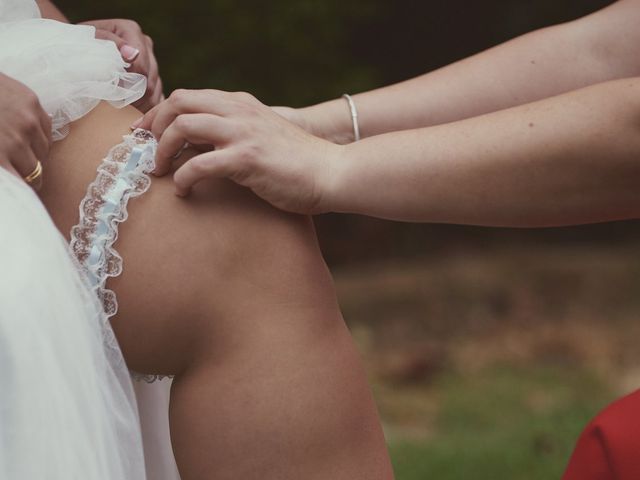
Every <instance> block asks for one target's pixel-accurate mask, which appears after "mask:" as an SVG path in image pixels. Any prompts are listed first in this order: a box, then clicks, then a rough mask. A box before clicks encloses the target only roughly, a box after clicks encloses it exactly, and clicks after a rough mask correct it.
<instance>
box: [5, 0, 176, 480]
mask: <svg viewBox="0 0 640 480" xmlns="http://www.w3.org/2000/svg"><path fill="white" fill-rule="evenodd" d="M94 33H95V31H94V29H93V27H88V26H76V25H66V24H63V23H59V22H55V21H51V20H45V19H41V18H40V14H39V11H38V8H37V6H36V4H35V2H34V1H33V0H0V72H2V73H4V74H6V75H8V76H9V77H12V78H14V79H16V80H18V81H20V82H22V83H24V84H25V85H26V86H28V87H29V88H31V89H32V90H33V91H34V92H35V93H36V94H37V95H38V98H39V100H40V103H41V105H42V106H43V108H44V109H45V111H46V112H47V113H48V114H49V115H50V116H51V119H52V125H53V137H54V140H59V139H61V138H63V137H64V136H65V135H66V134H67V133H68V125H69V123H71V122H72V121H74V120H77V119H79V118H81V117H82V116H84V115H85V114H87V113H88V112H89V111H90V110H92V109H93V108H94V107H95V106H96V105H97V104H98V103H99V102H100V101H108V102H110V103H111V104H112V105H114V106H116V107H120V106H125V105H128V104H130V103H132V102H134V101H135V100H137V99H139V98H140V97H141V96H142V95H143V94H144V91H145V88H146V81H145V78H144V77H143V76H141V75H137V74H134V73H128V72H127V71H126V70H125V67H126V66H127V64H126V63H124V61H123V60H122V58H121V56H120V54H119V52H118V50H117V49H116V47H115V45H114V44H113V43H111V42H107V41H102V40H96V39H95V37H94ZM147 140H149V139H144V141H145V142H146V141H147ZM146 155H147V158H148V157H149V156H150V155H151V156H152V152H149V151H147V152H146ZM111 173H113V172H111ZM126 173H127V172H126V168H125V167H123V173H122V174H123V175H125V174H126ZM132 178H133V177H132ZM109 192H111V193H113V192H112V191H109ZM109 192H107V193H109ZM102 213H105V211H104V209H103V211H102ZM106 213H109V212H106ZM125 214H126V205H125ZM0 267H1V269H0V385H1V387H0V479H11V480H14V479H17V480H23V479H24V480H31V479H34V480H35V479H50V480H63V479H64V480H69V479H83V480H119V479H122V480H125V479H126V480H143V479H145V478H147V475H146V474H145V455H146V463H147V473H148V478H150V479H153V480H174V479H177V478H178V475H177V470H176V468H175V463H174V460H173V455H172V453H171V450H170V446H169V442H168V423H167V409H168V384H167V383H166V381H165V382H164V383H163V382H157V383H155V384H153V385H148V384H141V385H138V386H137V387H136V390H137V393H138V398H139V401H140V402H139V406H140V408H141V412H142V413H141V415H140V416H141V417H142V424H143V429H144V431H145V432H144V437H145V438H144V451H143V438H142V434H141V428H140V417H139V413H138V405H137V402H136V396H135V393H134V389H133V386H132V382H131V379H130V376H129V373H128V371H127V369H126V365H125V363H124V360H123V357H122V354H121V352H120V349H119V347H118V344H117V341H116V339H115V336H114V334H113V332H112V330H111V328H110V326H109V323H108V315H107V313H108V312H107V313H105V311H104V305H103V303H102V301H103V300H104V298H103V297H100V296H99V295H96V288H97V287H96V284H95V282H94V281H92V278H91V277H90V276H88V275H86V274H87V269H86V266H84V265H83V264H82V262H78V261H76V260H75V259H74V258H73V256H72V255H71V254H70V249H69V248H68V246H66V245H65V244H64V240H63V238H62V236H61V235H60V234H59V233H58V231H57V230H56V228H55V226H54V225H53V223H52V221H51V219H50V218H49V216H48V214H47V212H46V210H45V209H44V207H43V206H42V204H41V203H40V201H39V199H38V197H37V196H36V195H35V194H34V193H33V191H32V190H31V189H30V188H28V187H27V186H26V185H25V184H24V183H23V182H21V181H20V180H18V179H16V178H15V177H13V176H12V175H11V174H9V173H8V172H6V171H4V170H3V169H0ZM93 280H95V279H93ZM100 288H101V289H100ZM100 288H99V289H98V290H100V291H101V292H105V291H106V290H105V289H104V282H102V284H101V287H100Z"/></svg>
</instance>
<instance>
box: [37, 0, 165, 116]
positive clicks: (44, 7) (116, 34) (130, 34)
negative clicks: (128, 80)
mask: <svg viewBox="0 0 640 480" xmlns="http://www.w3.org/2000/svg"><path fill="white" fill-rule="evenodd" d="M36 3H37V4H38V8H39V9H40V13H41V15H42V18H48V19H51V20H57V21H59V22H63V23H69V19H68V18H67V17H66V16H65V15H64V14H63V13H62V12H61V11H60V9H59V8H58V7H57V6H56V5H55V4H54V3H53V2H51V1H50V0H36ZM79 25H90V26H92V27H95V29H96V38H99V39H101V40H109V41H111V42H113V43H115V44H116V47H117V48H118V51H119V52H120V54H121V55H122V58H123V59H124V60H125V61H126V62H128V63H129V64H130V67H129V68H128V69H127V70H128V71H129V72H133V73H139V74H141V75H144V76H145V77H147V90H146V91H145V94H144V96H143V97H142V98H141V99H140V100H138V101H137V102H136V103H135V104H134V106H135V107H136V108H138V109H139V110H141V111H143V112H146V111H147V110H149V109H151V108H152V107H154V106H155V105H157V104H158V103H159V102H160V101H161V100H162V98H164V96H163V92H162V79H161V78H160V74H159V71H158V62H157V61H156V57H155V54H154V53H153V40H152V39H151V37H149V36H148V35H145V33H144V32H143V31H142V28H141V27H140V25H139V24H138V23H137V22H135V21H134V20H129V19H123V18H110V19H100V20H87V21H84V22H80V23H79Z"/></svg>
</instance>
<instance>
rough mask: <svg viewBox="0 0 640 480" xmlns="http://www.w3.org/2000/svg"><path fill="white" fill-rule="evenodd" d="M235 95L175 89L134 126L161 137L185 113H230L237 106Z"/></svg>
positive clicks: (221, 114) (211, 91)
mask: <svg viewBox="0 0 640 480" xmlns="http://www.w3.org/2000/svg"><path fill="white" fill-rule="evenodd" d="M233 95H234V94H231V93H226V92H220V91H217V90H175V91H174V92H173V93H172V94H171V95H170V96H169V98H168V99H167V100H165V101H164V102H163V103H162V104H160V105H158V106H157V107H156V108H153V109H152V110H150V111H149V112H147V114H146V115H145V116H144V117H142V119H141V120H139V122H137V123H134V124H133V125H132V127H134V128H144V129H146V130H151V132H152V133H153V134H154V136H155V137H156V138H158V139H159V138H160V137H162V134H163V132H164V131H165V130H166V129H167V127H168V126H169V125H171V124H172V123H173V121H174V120H175V118H176V117H177V116H178V115H181V114H183V113H212V114H214V115H219V116H225V115H229V114H230V113H232V112H234V111H235V109H236V108H237V102H235V101H234V97H233Z"/></svg>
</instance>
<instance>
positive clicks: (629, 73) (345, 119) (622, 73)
mask: <svg viewBox="0 0 640 480" xmlns="http://www.w3.org/2000/svg"><path fill="white" fill-rule="evenodd" d="M497 21H498V20H497ZM639 22H640V0H619V1H617V2H614V3H613V4H612V5H610V6H608V7H606V8H604V9H602V10H599V11H597V12H595V13H593V14H591V15H587V16H585V17H583V18H579V19H576V20H574V21H571V22H567V23H563V24H560V25H554V26H551V27H548V28H543V29H540V30H537V31H534V32H531V33H527V34H525V35H522V36H520V37H517V38H515V39H513V40H510V41H508V42H505V43H503V44H501V45H498V46H496V47H493V48H491V49H489V50H486V51H483V52H480V53H478V54H476V55H473V56H471V57H468V58H465V59H463V60H460V61H458V62H455V63H452V64H451V65H447V66H445V67H443V68H440V69H438V70H435V71H433V72H429V73H426V74H424V75H421V76H419V77H417V78H413V79H410V80H407V81H404V82H401V83H398V84H395V85H391V86H387V87H382V88H378V89H375V90H373V91H370V92H365V93H360V94H357V95H354V96H353V98H354V101H355V103H356V105H357V108H358V113H359V123H360V131H361V134H362V136H363V137H369V136H374V135H379V134H382V133H387V132H393V131H398V130H407V129H416V128H423V127H428V126H432V125H440V124H444V123H449V122H454V121H458V120H462V119H465V118H469V117H474V116H477V115H482V114H485V113H489V112H494V111H497V110H502V109H506V108H510V107H514V106H517V105H523V104H526V103H530V102H534V101H537V100H541V99H543V98H548V97H551V96H554V95H559V94H562V93H566V92H569V91H571V90H576V89H579V88H583V87H586V86H589V85H593V84H596V83H600V82H605V81H609V80H614V79H621V78H628V77H634V76H640V55H638V54H637V45H639V44H640V29H638V28H637V25H638V23H639ZM425 52H427V54H428V46H426V47H425ZM278 112H279V113H281V114H283V115H284V116H285V117H286V118H288V119H289V120H292V121H294V123H296V124H298V125H300V126H302V127H303V128H305V129H306V130H307V131H309V132H311V133H312V134H314V135H316V136H319V137H321V138H325V139H328V140H330V141H332V142H335V143H340V144H345V143H350V142H352V141H353V125H352V122H351V115H350V112H349V107H348V104H347V103H346V102H345V101H344V99H335V100H331V101H328V102H324V103H321V104H318V105H314V106H310V107H306V108H301V109H289V108H278Z"/></svg>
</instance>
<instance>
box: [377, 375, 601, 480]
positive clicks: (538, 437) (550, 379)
mask: <svg viewBox="0 0 640 480" xmlns="http://www.w3.org/2000/svg"><path fill="white" fill-rule="evenodd" d="M430 390H431V392H434V391H435V392H437V396H438V397H439V400H438V409H437V410H438V411H437V414H436V417H435V424H434V428H433V431H432V432H431V433H430V434H428V435H427V437H426V438H423V439H412V438H411V436H412V435H411V434H409V435H406V436H404V435H403V433H402V429H400V430H397V431H395V433H393V434H392V435H389V437H390V438H389V442H390V451H391V456H392V460H393V464H394V469H395V471H396V478H397V480H425V479H429V478H438V479H440V480H454V479H455V480H463V479H469V478H473V479H476V480H501V479H504V480H507V479H509V480H542V479H545V480H546V479H551V478H560V476H561V475H562V472H563V471H564V468H565V466H566V463H567V460H568V458H569V456H570V453H571V448H572V445H573V444H574V442H575V440H576V438H577V437H578V435H579V433H580V431H581V430H582V429H583V428H584V426H585V424H586V423H587V422H588V420H589V419H590V418H591V417H592V416H593V415H595V414H596V413H597V411H599V410H600V409H601V408H602V407H603V406H604V405H605V404H606V403H607V402H608V401H610V399H611V398H612V393H611V390H610V388H609V387H608V386H607V385H605V384H604V383H603V382H602V381H601V380H599V379H598V378H597V377H596V376H595V375H593V374H592V373H591V372H588V371H575V370H573V369H557V368H549V367H545V368H537V367H535V366H532V367H529V368H522V367H520V368H517V367H513V366H510V365H501V366H494V367H491V368H487V369H484V370H483V371H481V372H479V373H477V374H474V375H460V374H447V375H445V376H443V377H442V378H441V379H440V380H439V381H438V382H436V384H435V385H433V386H432V387H431V388H430ZM429 395H430V393H429V392H425V397H428V396H429ZM431 395H433V393H431Z"/></svg>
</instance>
